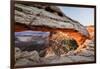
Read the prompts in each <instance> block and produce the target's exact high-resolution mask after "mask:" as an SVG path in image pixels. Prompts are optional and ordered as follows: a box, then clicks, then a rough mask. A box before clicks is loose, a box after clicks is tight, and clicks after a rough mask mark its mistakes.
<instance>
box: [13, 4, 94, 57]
mask: <svg viewBox="0 0 100 69" xmlns="http://www.w3.org/2000/svg"><path fill="white" fill-rule="evenodd" d="M14 7H15V10H14V15H15V16H14V18H15V22H14V31H15V32H23V31H28V30H29V31H30V30H31V31H42V32H50V35H49V37H48V38H49V44H48V45H49V46H48V47H47V48H45V49H44V50H43V51H39V52H40V54H39V55H40V56H42V57H43V56H44V54H45V55H46V56H45V57H48V56H50V54H51V53H52V54H53V52H54V51H55V53H56V54H57V55H58V56H59V55H60V54H62V53H63V54H65V53H68V51H70V50H71V49H72V50H77V49H78V48H79V47H81V46H82V45H83V44H84V42H85V41H86V40H87V39H90V34H89V31H88V30H87V28H86V27H85V26H83V25H82V24H81V23H79V22H78V21H75V20H73V19H71V18H70V17H68V16H66V15H65V14H64V13H63V12H62V11H61V10H60V9H59V7H58V6H51V5H49V4H48V5H47V4H33V3H15V6H14ZM91 37H92V36H91ZM61 43H62V44H61ZM71 43H72V44H71ZM64 44H66V46H67V44H69V45H68V46H67V48H66V49H65V47H66V46H65V45H64ZM57 46H58V47H57ZM74 46H75V47H74ZM58 49H59V51H60V52H59V51H57V50H58ZM65 51H67V52H65ZM48 54H49V55H48Z"/></svg>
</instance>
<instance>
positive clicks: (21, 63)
mask: <svg viewBox="0 0 100 69" xmlns="http://www.w3.org/2000/svg"><path fill="white" fill-rule="evenodd" d="M33 64H34V62H32V61H30V60H28V59H26V58H23V59H18V60H17V61H16V63H15V66H29V65H33Z"/></svg>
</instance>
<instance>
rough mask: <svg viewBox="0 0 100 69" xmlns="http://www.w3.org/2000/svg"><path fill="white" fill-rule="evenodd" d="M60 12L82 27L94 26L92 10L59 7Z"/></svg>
mask: <svg viewBox="0 0 100 69" xmlns="http://www.w3.org/2000/svg"><path fill="white" fill-rule="evenodd" d="M59 8H60V9H61V10H62V12H63V13H64V14H65V15H66V16H68V17H70V18H72V19H74V20H76V21H78V22H80V23H81V24H82V25H84V26H87V25H94V8H83V7H82V8H80V7H65V6H59Z"/></svg>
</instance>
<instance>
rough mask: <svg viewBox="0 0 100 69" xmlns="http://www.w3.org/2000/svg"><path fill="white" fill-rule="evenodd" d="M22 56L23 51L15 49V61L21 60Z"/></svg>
mask: <svg viewBox="0 0 100 69" xmlns="http://www.w3.org/2000/svg"><path fill="white" fill-rule="evenodd" d="M20 56H21V50H20V49H19V48H17V47H15V59H18V58H20Z"/></svg>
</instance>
